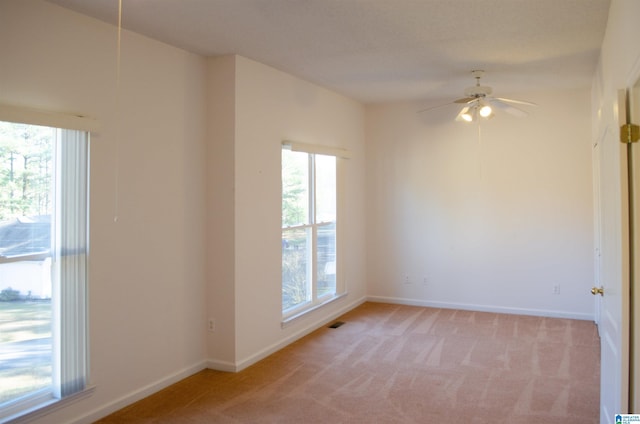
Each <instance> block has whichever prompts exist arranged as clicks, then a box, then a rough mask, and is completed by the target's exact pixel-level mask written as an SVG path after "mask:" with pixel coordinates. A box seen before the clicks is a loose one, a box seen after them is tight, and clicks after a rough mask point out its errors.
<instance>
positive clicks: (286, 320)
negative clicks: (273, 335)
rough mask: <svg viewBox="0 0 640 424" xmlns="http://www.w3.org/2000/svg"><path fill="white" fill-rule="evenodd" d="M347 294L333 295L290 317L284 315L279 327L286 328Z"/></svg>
mask: <svg viewBox="0 0 640 424" xmlns="http://www.w3.org/2000/svg"><path fill="white" fill-rule="evenodd" d="M347 294H349V293H347V292H344V293H338V294H335V295H333V296H331V297H330V298H329V299H326V300H323V301H322V302H319V303H317V304H315V305H313V306H311V307H308V308H304V309H303V310H301V311H300V312H295V313H293V314H291V315H285V316H284V318H282V322H281V323H280V325H281V327H282V328H287V327H288V326H289V325H291V324H292V323H293V321H295V320H297V319H298V318H301V317H303V316H305V315H306V314H308V313H309V312H312V311H315V310H316V309H319V308H322V307H323V306H325V305H328V304H329V303H331V302H334V301H336V300H338V299H340V298H343V297H345V296H346V295H347Z"/></svg>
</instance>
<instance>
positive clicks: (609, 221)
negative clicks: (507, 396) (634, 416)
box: [592, 126, 629, 424]
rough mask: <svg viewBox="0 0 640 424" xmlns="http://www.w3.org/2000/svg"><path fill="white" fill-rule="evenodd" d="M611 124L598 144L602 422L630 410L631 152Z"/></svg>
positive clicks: (597, 283)
mask: <svg viewBox="0 0 640 424" xmlns="http://www.w3.org/2000/svg"><path fill="white" fill-rule="evenodd" d="M626 149H627V147H626V145H623V144H622V143H620V141H619V139H618V131H617V128H611V126H607V127H605V128H604V130H603V131H602V133H601V134H600V137H599V138H598V140H597V142H596V143H595V145H594V148H593V155H594V157H593V161H594V169H593V171H594V198H595V199H594V200H595V202H596V205H595V215H596V216H595V224H596V226H597V228H596V234H595V251H594V254H595V261H596V263H595V266H596V269H595V271H596V274H595V281H594V287H593V290H592V293H593V294H594V295H595V298H596V300H595V302H596V309H595V310H596V314H595V316H596V322H597V324H598V331H599V333H600V340H601V343H600V344H601V353H600V361H601V369H600V379H601V384H600V424H610V423H612V422H614V421H613V419H614V416H615V414H619V413H628V399H629V398H628V389H629V378H628V376H629V368H628V341H629V337H628V336H629V327H628V322H629V320H628V314H629V310H628V295H627V293H628V280H629V214H628V196H627V193H628V191H627V187H628V184H627V152H626Z"/></svg>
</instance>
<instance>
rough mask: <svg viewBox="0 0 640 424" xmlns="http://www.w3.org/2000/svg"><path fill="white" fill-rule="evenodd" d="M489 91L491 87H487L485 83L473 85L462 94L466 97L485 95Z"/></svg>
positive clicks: (489, 92) (490, 91)
mask: <svg viewBox="0 0 640 424" xmlns="http://www.w3.org/2000/svg"><path fill="white" fill-rule="evenodd" d="M491 93H492V90H491V87H487V86H486V85H474V86H473V87H468V88H466V89H465V90H464V95H465V96H467V97H485V96H488V95H489V94H491Z"/></svg>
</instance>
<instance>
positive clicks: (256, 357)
mask: <svg viewBox="0 0 640 424" xmlns="http://www.w3.org/2000/svg"><path fill="white" fill-rule="evenodd" d="M366 301H367V298H366V297H362V298H360V299H357V300H355V301H353V302H350V303H348V304H346V305H344V306H342V307H341V308H339V309H338V310H337V311H335V312H332V313H331V314H330V315H328V316H327V315H325V316H322V317H321V318H319V319H317V320H315V321H312V322H311V323H309V324H308V325H307V326H305V327H304V328H302V329H300V330H298V331H296V332H295V333H293V334H291V335H289V336H287V337H286V338H284V339H283V340H281V341H279V342H277V343H274V344H272V345H271V346H268V347H266V348H265V349H262V350H261V351H259V352H257V353H255V354H253V355H251V356H249V357H247V358H245V359H242V360H240V361H238V362H236V363H235V364H233V363H231V362H226V361H217V360H215V359H210V360H208V361H207V367H208V368H211V369H214V370H218V371H230V372H239V371H242V370H243V369H245V368H247V367H250V366H251V365H253V364H255V363H256V362H258V361H260V360H262V359H264V358H266V357H267V356H269V355H271V354H273V353H275V352H277V351H279V350H280V349H282V348H284V347H286V346H287V345H289V344H291V343H293V342H295V341H296V340H298V339H300V338H302V337H304V336H306V335H307V334H309V333H311V332H313V331H315V330H317V329H318V328H320V327H322V326H323V325H326V324H328V323H329V322H331V321H333V320H334V319H336V318H337V317H339V316H340V315H343V314H345V313H347V312H349V311H350V310H352V309H354V308H356V307H357V306H360V305H361V304H363V303H364V302H366Z"/></svg>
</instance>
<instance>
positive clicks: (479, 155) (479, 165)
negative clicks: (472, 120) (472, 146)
mask: <svg viewBox="0 0 640 424" xmlns="http://www.w3.org/2000/svg"><path fill="white" fill-rule="evenodd" d="M478 168H479V173H480V181H482V180H483V179H484V178H483V177H484V175H483V169H482V131H481V129H480V120H478Z"/></svg>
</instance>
